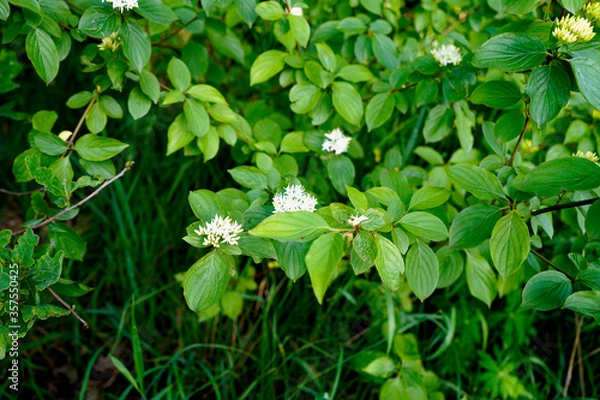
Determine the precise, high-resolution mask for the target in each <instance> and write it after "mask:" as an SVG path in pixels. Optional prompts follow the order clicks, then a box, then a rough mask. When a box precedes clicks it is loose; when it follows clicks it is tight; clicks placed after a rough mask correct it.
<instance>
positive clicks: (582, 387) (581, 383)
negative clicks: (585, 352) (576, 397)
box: [577, 318, 587, 398]
mask: <svg viewBox="0 0 600 400" xmlns="http://www.w3.org/2000/svg"><path fill="white" fill-rule="evenodd" d="M582 319H583V318H582ZM577 364H579V384H580V385H581V397H583V398H586V397H587V396H586V395H585V376H584V374H583V361H582V359H581V340H580V341H579V343H578V345H577Z"/></svg>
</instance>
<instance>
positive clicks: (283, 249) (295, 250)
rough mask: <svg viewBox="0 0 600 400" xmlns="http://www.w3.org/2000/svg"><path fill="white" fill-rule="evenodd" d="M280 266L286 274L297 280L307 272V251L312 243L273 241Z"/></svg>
mask: <svg viewBox="0 0 600 400" xmlns="http://www.w3.org/2000/svg"><path fill="white" fill-rule="evenodd" d="M273 244H274V246H275V252H276V253H277V261H278V263H279V268H281V269H282V270H283V272H285V275H286V276H287V277H288V278H290V279H291V280H293V281H294V282H296V281H297V280H298V279H300V278H301V277H302V275H304V273H305V272H306V261H305V257H306V253H308V249H309V248H310V243H302V242H278V241H275V242H273Z"/></svg>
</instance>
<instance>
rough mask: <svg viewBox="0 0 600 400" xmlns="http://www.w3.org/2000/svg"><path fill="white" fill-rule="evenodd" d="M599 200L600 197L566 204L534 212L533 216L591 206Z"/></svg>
mask: <svg viewBox="0 0 600 400" xmlns="http://www.w3.org/2000/svg"><path fill="white" fill-rule="evenodd" d="M598 199H600V197H594V198H593V199H587V200H581V201H573V202H571V203H565V204H557V205H555V206H551V207H546V208H541V209H539V210H535V211H532V212H531V215H540V214H544V213H549V212H552V211H558V210H563V209H565V208H573V207H581V206H587V205H589V204H593V203H594V202H595V201H596V200H598Z"/></svg>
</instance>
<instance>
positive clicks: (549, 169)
mask: <svg viewBox="0 0 600 400" xmlns="http://www.w3.org/2000/svg"><path fill="white" fill-rule="evenodd" d="M512 186H514V187H515V188H516V189H518V190H521V191H523V192H534V193H535V194H537V195H538V196H554V195H557V194H559V193H560V192H562V191H563V190H590V189H595V188H597V187H598V186H600V166H598V165H597V164H596V163H594V162H592V161H590V160H586V159H585V158H580V157H566V158H558V159H555V160H551V161H546V162H544V163H542V164H540V165H538V166H537V167H535V168H534V169H532V170H530V171H529V172H527V174H525V176H524V177H523V179H521V180H517V179H515V180H514V181H513V182H512Z"/></svg>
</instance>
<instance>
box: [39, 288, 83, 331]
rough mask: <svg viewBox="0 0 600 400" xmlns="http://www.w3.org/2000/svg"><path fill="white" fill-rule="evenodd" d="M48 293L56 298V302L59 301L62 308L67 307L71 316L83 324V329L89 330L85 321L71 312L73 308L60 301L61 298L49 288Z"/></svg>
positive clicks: (73, 311)
mask: <svg viewBox="0 0 600 400" xmlns="http://www.w3.org/2000/svg"><path fill="white" fill-rule="evenodd" d="M48 291H49V292H50V293H51V294H52V296H54V297H56V300H58V301H60V302H61V303H62V305H63V306H65V307H67V309H68V310H69V311H71V314H73V315H74V316H75V317H76V318H77V319H78V320H79V321H81V323H82V324H83V327H84V328H85V329H90V326H89V325H88V323H87V322H86V321H85V319H83V318H81V317H80V316H79V314H77V313H76V312H75V310H73V308H71V306H70V305H69V304H68V303H67V302H66V301H64V300H63V299H62V297H60V296H59V295H58V294H56V292H55V291H54V290H52V289H50V288H48Z"/></svg>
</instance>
